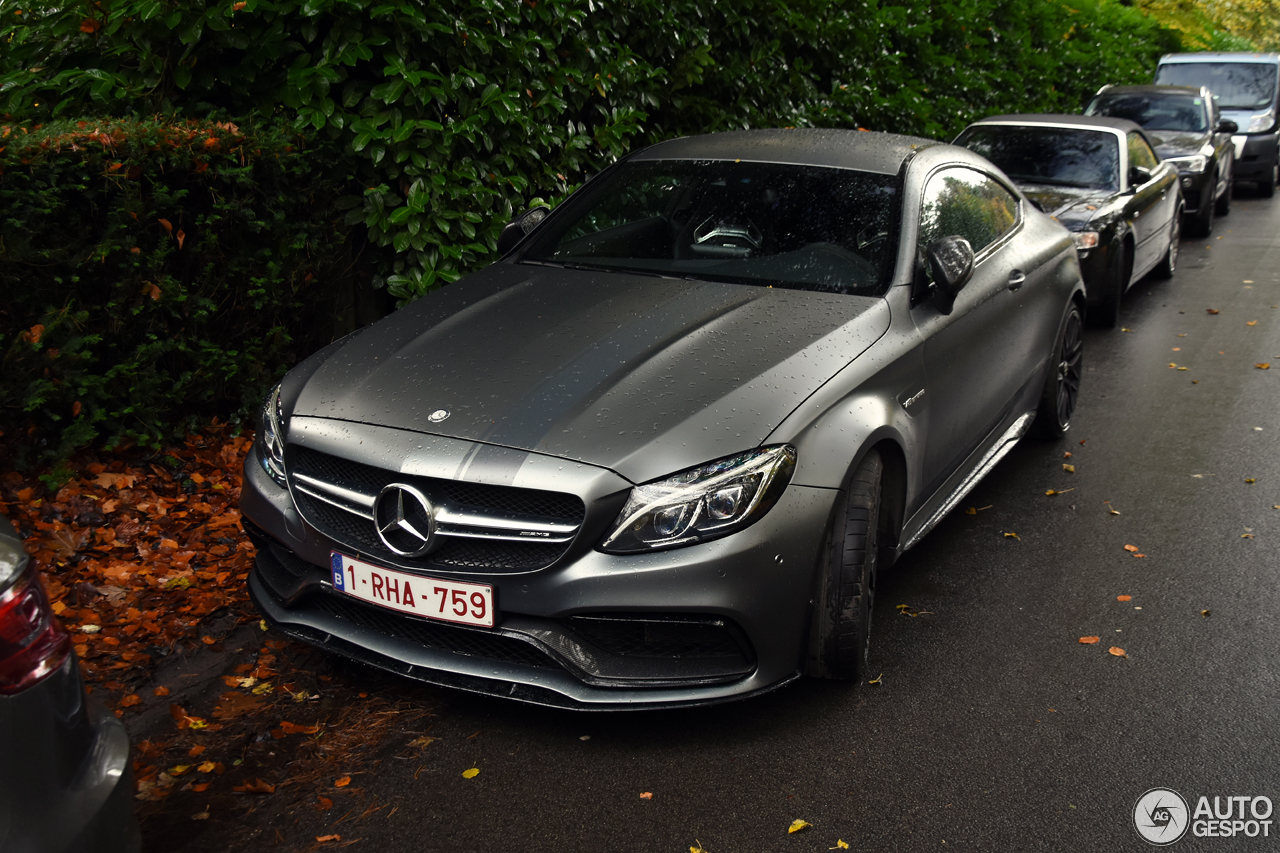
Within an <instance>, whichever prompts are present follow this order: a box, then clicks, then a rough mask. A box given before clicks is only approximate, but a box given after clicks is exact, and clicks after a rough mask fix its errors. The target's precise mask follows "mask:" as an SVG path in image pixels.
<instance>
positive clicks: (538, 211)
mask: <svg viewBox="0 0 1280 853" xmlns="http://www.w3.org/2000/svg"><path fill="white" fill-rule="evenodd" d="M550 212H551V208H549V207H534V208H530V209H529V210H526V211H525V212H524V213H522V214H520V215H519V216H517V217H516V218H515V219H513V220H511V221H510V222H508V223H507V224H506V226H505V227H504V228H503V229H502V233H501V234H499V235H498V257H502V256H503V255H505V254H507V253H508V252H510V251H511V250H512V249H514V248H515V247H516V246H517V245H519V244H520V241H521V240H523V239H524V238H525V237H527V236H529V235H530V234H531V233H533V229H535V228H537V227H538V226H539V225H541V224H542V221H543V220H544V219H546V218H547V214H548V213H550Z"/></svg>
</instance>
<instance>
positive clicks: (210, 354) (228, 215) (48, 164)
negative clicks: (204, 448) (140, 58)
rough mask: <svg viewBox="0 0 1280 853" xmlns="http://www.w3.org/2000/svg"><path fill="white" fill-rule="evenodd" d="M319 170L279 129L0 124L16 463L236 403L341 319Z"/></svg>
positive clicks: (4, 321) (182, 421)
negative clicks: (20, 448) (18, 446)
mask: <svg viewBox="0 0 1280 853" xmlns="http://www.w3.org/2000/svg"><path fill="white" fill-rule="evenodd" d="M330 168H331V164H330V162H329V158H328V157H326V156H325V154H324V152H323V151H320V150H310V149H308V148H307V147H306V146H305V140H304V138H303V137H302V136H301V135H300V134H298V133H297V132H296V131H293V130H291V129H281V128H279V127H275V128H264V129H261V130H258V131H252V132H248V131H246V132H242V131H241V130H240V129H239V128H237V127H235V126H234V125H232V124H229V123H221V124H215V123H210V122H196V121H183V122H167V121H155V120H150V121H123V122H120V121H115V122H100V121H95V120H80V121H67V122H55V123H52V124H49V125H47V126H44V127H39V128H22V127H19V126H16V125H0V293H4V294H5V299H4V300H3V303H0V356H2V358H3V361H2V363H0V368H2V369H0V429H3V431H4V433H5V437H6V439H8V441H6V443H7V444H12V443H13V440H15V439H16V440H18V442H19V443H20V444H21V445H22V446H23V448H24V449H23V451H22V452H23V453H25V454H26V455H27V458H26V459H19V460H18V462H19V463H24V462H29V461H35V459H34V458H32V456H31V454H32V453H33V451H34V452H35V456H36V457H37V458H38V457H46V458H60V457H62V456H63V455H65V453H66V452H68V451H69V450H70V449H72V448H74V447H78V446H81V445H84V444H87V443H89V442H91V441H93V440H95V439H98V440H105V441H106V442H107V443H119V442H121V441H143V442H155V441H157V440H159V439H160V438H163V437H167V436H169V435H171V434H173V433H174V432H176V431H180V430H182V429H184V428H187V427H188V426H191V425H194V424H195V423H198V422H200V421H201V420H205V419H208V418H209V417H212V416H215V415H220V416H222V417H224V418H225V417H227V416H228V415H232V416H239V417H243V416H245V415H246V414H248V413H249V412H251V411H252V409H253V408H254V406H255V405H256V404H257V403H258V401H259V400H260V399H261V396H262V395H263V394H265V392H266V389H267V387H268V386H269V385H270V383H272V382H273V381H275V379H277V378H278V377H279V375H280V374H281V373H282V372H283V371H284V369H285V367H286V366H287V365H288V364H291V363H292V362H293V361H295V360H296V359H297V358H299V357H301V356H304V355H306V354H307V353H308V352H310V351H312V350H313V349H315V348H316V347H317V346H319V345H322V344H324V343H327V342H328V341H329V340H330V339H331V338H332V337H333V335H334V334H335V333H338V332H341V331H343V328H342V326H343V325H344V322H345V325H347V326H353V325H354V323H355V320H356V318H354V317H352V316H350V315H351V308H350V304H351V298H350V291H351V289H352V288H353V287H355V286H356V284H358V282H356V281H355V276H356V275H357V272H358V269H359V265H358V264H353V260H354V250H353V248H352V247H350V246H349V245H347V234H348V231H349V229H348V228H346V227H345V226H344V225H343V224H342V221H341V215H340V214H335V212H334V210H333V202H334V198H335V197H336V195H337V194H338V192H339V191H340V190H341V189H342V188H343V183H342V182H341V181H335V180H333V179H332V178H330V177H328V176H327V175H328V172H329V169H330ZM335 317H336V318H337V320H336V322H335V319H334V318H335Z"/></svg>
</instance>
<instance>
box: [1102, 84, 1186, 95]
mask: <svg viewBox="0 0 1280 853" xmlns="http://www.w3.org/2000/svg"><path fill="white" fill-rule="evenodd" d="M1203 88H1204V87H1203V86H1157V85H1155V84H1154V83H1145V84H1143V85H1141V86H1104V87H1102V88H1101V89H1099V90H1098V94H1097V95H1094V97H1095V98H1096V97H1100V96H1102V95H1192V96H1194V97H1200V96H1201V91H1200V90H1201V89H1203Z"/></svg>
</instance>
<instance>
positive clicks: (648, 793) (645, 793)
mask: <svg viewBox="0 0 1280 853" xmlns="http://www.w3.org/2000/svg"><path fill="white" fill-rule="evenodd" d="M640 799H642V800H652V799H653V792H652V791H643V792H641V794H640Z"/></svg>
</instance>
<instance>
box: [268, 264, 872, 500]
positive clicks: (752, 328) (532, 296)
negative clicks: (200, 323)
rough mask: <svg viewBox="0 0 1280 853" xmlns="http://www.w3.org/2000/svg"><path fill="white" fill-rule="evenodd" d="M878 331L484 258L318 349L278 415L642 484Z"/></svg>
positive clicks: (741, 293)
mask: <svg viewBox="0 0 1280 853" xmlns="http://www.w3.org/2000/svg"><path fill="white" fill-rule="evenodd" d="M888 327H889V308H888V303H887V302H886V301H885V300H883V299H875V298H869V297H856V296H842V295H838V294H824V293H812V292H800V291H793V290H783V289H776V288H767V287H754V286H747V285H735V284H720V283H708V282H694V281H684V280H670V279H661V278H655V277H652V276H641V275H629V274H620V273H598V272H586V271H579V270H565V269H559V268H546V267H537V266H530V265H517V264H495V265H493V266H491V267H489V268H488V269H486V270H484V271H482V272H479V273H476V274H474V275H471V276H468V277H467V278H464V279H462V280H460V281H458V282H456V283H454V284H452V285H449V286H448V287H446V288H444V289H443V290H442V291H440V292H438V293H436V294H432V295H431V296H428V297H426V298H423V299H420V300H418V301H417V302H415V303H413V304H412V305H410V306H408V307H406V308H403V309H401V310H400V311H397V312H396V313H395V314H393V315H391V316H390V317H387V318H385V319H384V320H382V321H380V322H379V323H376V324H374V325H372V326H369V327H367V328H366V329H365V330H363V331H361V332H359V333H357V334H356V335H354V336H352V338H351V339H350V340H348V341H347V342H345V343H343V344H342V345H341V346H337V347H334V348H332V349H331V350H329V351H328V352H327V353H322V354H320V355H321V358H320V359H318V363H315V362H313V363H312V364H309V365H307V366H306V367H303V368H300V370H299V371H298V372H299V373H309V376H304V377H296V378H295V381H294V382H292V383H291V382H288V381H286V384H285V411H286V413H287V414H290V415H307V416H313V417H321V418H334V419H339V420H344V421H348V422H362V423H369V424H378V425H382V426H389V427H394V428H399V429H404V430H413V431H416V432H420V433H425V434H431V435H441V436H448V437H452V438H459V439H467V440H472V441H477V442H484V443H488V444H494V445H500V446H503V447H508V448H516V449H519V450H525V451H531V452H537V453H543V454H549V455H553V456H559V457H563V458H566V459H574V460H579V461H582V462H587V463H590V464H594V465H599V466H602V467H606V468H610V469H612V470H614V471H616V472H618V473H619V474H621V475H622V476H624V477H626V478H628V479H630V480H631V481H632V482H644V481H645V480H649V479H653V478H656V477H659V476H663V475H665V474H669V473H672V472H674V471H678V470H681V469H683V468H686V467H689V466H692V465H697V464H700V463H702V462H706V461H709V460H711V459H714V458H717V457H719V456H723V455H728V454H730V453H735V452H738V451H741V450H743V449H746V448H750V447H754V446H757V445H758V444H760V443H761V442H762V441H763V440H764V439H765V438H766V437H767V436H768V435H769V433H770V432H771V431H772V430H773V429H774V428H775V427H776V426H777V425H778V424H779V423H781V421H782V420H783V419H784V418H785V417H786V416H787V415H788V414H789V413H791V412H792V411H793V410H794V409H795V408H796V407H797V406H798V405H800V403H801V402H803V401H804V400H805V398H807V397H808V396H809V395H810V394H812V393H813V392H814V391H815V390H817V389H818V388H819V387H820V386H821V385H822V384H823V383H825V382H826V381H828V380H829V379H830V378H831V377H832V376H833V375H835V373H836V372H837V371H839V370H840V369H841V368H842V367H844V366H845V365H847V364H848V363H849V362H850V361H852V360H853V359H854V358H856V357H857V356H858V355H859V354H860V353H862V352H863V351H864V350H865V349H866V348H867V347H868V346H870V345H871V344H872V343H873V342H874V341H875V340H876V339H877V338H879V337H880V336H881V335H883V334H884V332H885V331H886V330H887V329H888ZM301 379H305V382H303V384H302V385H301V387H300V388H299V387H296V386H297V382H298V381H299V380H301ZM291 386H292V387H291ZM441 410H444V411H447V412H448V413H449V414H448V416H447V418H445V419H443V420H441V421H439V422H432V421H431V420H429V416H430V415H431V414H432V413H433V412H438V411H441Z"/></svg>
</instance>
